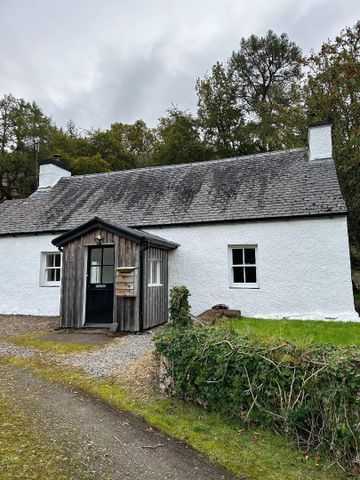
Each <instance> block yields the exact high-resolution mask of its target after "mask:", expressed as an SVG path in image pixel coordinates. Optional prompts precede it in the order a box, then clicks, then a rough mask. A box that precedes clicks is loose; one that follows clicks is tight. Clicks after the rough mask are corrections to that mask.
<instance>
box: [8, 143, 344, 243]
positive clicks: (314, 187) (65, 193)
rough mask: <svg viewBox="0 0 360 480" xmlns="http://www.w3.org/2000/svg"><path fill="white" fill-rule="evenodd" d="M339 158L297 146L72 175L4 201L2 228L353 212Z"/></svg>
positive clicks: (18, 229)
mask: <svg viewBox="0 0 360 480" xmlns="http://www.w3.org/2000/svg"><path fill="white" fill-rule="evenodd" d="M346 211H347V210H346V206H345V202H344V200H343V198H342V195H341V192H340V188H339V183H338V179H337V175H336V170H335V166H334V164H333V162H332V161H322V162H311V163H310V162H309V160H308V152H307V149H294V150H287V151H281V152H273V153H267V154H258V155H252V156H246V157H236V158H230V159H224V160H214V161H209V162H201V163H189V164H182V165H173V166H164V167H153V168H142V169H136V170H124V171H119V172H111V173H104V174H93V175H80V176H73V177H65V178H62V179H60V180H59V182H58V183H57V184H56V185H55V186H54V187H52V188H51V189H39V190H37V191H36V192H35V193H34V194H33V195H31V196H30V197H29V198H27V199H24V200H23V201H21V202H4V203H3V204H1V205H0V235H4V234H16V233H30V232H45V231H53V232H56V231H66V230H69V229H72V228H75V227H77V226H79V225H81V224H82V223H85V222H87V221H89V220H90V219H91V218H93V217H94V216H97V217H100V218H102V219H103V220H104V221H107V222H109V223H112V224H114V225H119V226H120V225H122V226H127V227H139V228H143V227H146V226H155V225H159V226H160V225H175V224H184V223H185V224H187V223H198V222H218V221H227V220H229V221H232V220H252V219H270V218H279V217H298V216H317V215H329V214H345V213H346Z"/></svg>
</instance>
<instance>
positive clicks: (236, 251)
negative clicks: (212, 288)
mask: <svg viewBox="0 0 360 480" xmlns="http://www.w3.org/2000/svg"><path fill="white" fill-rule="evenodd" d="M232 258H233V265H242V264H243V263H244V262H243V249H242V248H233V250H232Z"/></svg>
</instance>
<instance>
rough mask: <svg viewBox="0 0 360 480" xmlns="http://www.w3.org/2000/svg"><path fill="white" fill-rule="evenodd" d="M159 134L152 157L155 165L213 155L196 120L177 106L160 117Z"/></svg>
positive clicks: (206, 157) (198, 160)
mask: <svg viewBox="0 0 360 480" xmlns="http://www.w3.org/2000/svg"><path fill="white" fill-rule="evenodd" d="M157 135H158V143H157V145H156V146H155V149H154V154H153V159H152V162H153V164H155V165H171V164H176V163H188V162H201V161H204V160H209V159H210V158H211V157H213V151H212V150H211V149H210V148H209V147H208V146H207V145H206V144H205V143H204V141H203V140H202V139H201V136H200V132H199V128H198V124H197V122H196V120H195V119H194V118H193V117H192V115H191V114H190V113H186V112H183V111H181V110H179V109H178V108H176V107H172V108H170V109H169V110H168V111H167V115H165V116H164V117H162V118H160V120H159V124H158V127H157Z"/></svg>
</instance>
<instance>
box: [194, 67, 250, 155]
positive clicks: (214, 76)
mask: <svg viewBox="0 0 360 480" xmlns="http://www.w3.org/2000/svg"><path fill="white" fill-rule="evenodd" d="M196 92H197V95H198V117H199V122H200V125H201V127H202V129H203V131H204V136H205V140H206V142H208V143H209V144H210V145H212V146H213V148H214V149H215V150H216V152H217V154H218V155H219V156H221V157H227V156H231V155H243V154H247V153H251V152H253V151H254V148H253V146H252V145H251V141H250V138H249V132H248V129H247V128H246V124H245V112H244V110H243V109H242V108H241V105H240V104H239V102H238V86H237V85H236V82H235V80H234V77H233V73H232V72H231V70H230V69H229V68H228V67H227V66H226V65H225V66H224V65H223V64H222V63H220V62H217V63H216V64H215V65H214V66H213V67H212V71H211V75H205V77H204V79H202V80H200V79H198V80H197V83H196Z"/></svg>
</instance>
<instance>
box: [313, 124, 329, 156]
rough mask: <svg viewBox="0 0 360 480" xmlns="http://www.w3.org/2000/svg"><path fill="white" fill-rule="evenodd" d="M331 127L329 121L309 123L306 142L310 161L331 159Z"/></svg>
mask: <svg viewBox="0 0 360 480" xmlns="http://www.w3.org/2000/svg"><path fill="white" fill-rule="evenodd" d="M331 127H332V124H331V123H329V122H314V123H312V124H311V125H310V127H309V131H308V142H309V160H310V161H311V162H316V161H318V160H331V159H332V140H331Z"/></svg>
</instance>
